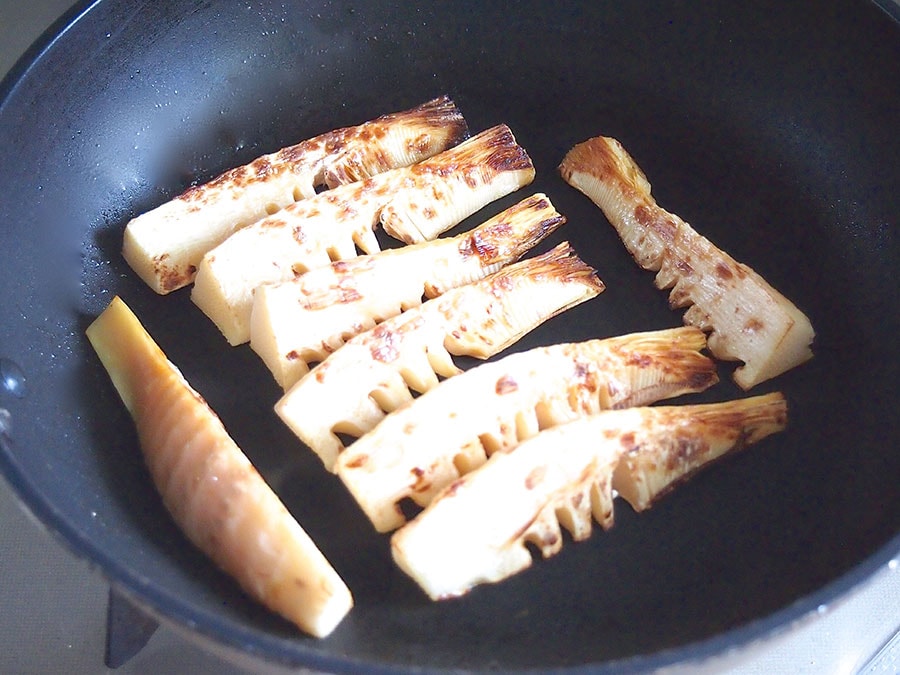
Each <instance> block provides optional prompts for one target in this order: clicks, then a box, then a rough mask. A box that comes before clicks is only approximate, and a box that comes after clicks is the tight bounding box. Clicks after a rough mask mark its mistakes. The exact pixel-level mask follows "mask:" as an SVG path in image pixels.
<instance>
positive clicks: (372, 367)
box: [275, 243, 604, 471]
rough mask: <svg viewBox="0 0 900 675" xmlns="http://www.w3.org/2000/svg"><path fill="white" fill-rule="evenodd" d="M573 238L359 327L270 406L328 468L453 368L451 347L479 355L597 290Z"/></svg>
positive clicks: (495, 351) (507, 342) (488, 353)
mask: <svg viewBox="0 0 900 675" xmlns="http://www.w3.org/2000/svg"><path fill="white" fill-rule="evenodd" d="M603 288H604V286H603V283H602V282H601V281H600V280H599V279H598V278H597V276H596V273H595V271H594V270H593V269H591V268H590V267H589V266H588V265H586V264H585V263H584V262H582V261H581V259H579V258H578V256H577V255H575V252H574V251H573V250H572V248H571V246H569V245H568V244H567V243H564V244H560V245H559V246H557V247H556V248H554V249H551V250H550V251H548V252H547V253H545V254H543V255H540V256H536V257H534V258H530V259H527V260H523V261H520V262H518V263H513V264H511V265H508V266H506V267H504V268H502V269H500V270H498V271H497V272H494V273H493V274H491V275H489V276H487V277H485V278H484V279H481V280H480V281H475V282H472V283H471V284H466V285H465V286H461V287H459V288H455V289H451V290H449V291H447V292H446V293H444V294H443V295H441V296H439V297H438V298H435V299H432V300H429V301H428V302H425V303H424V304H422V305H421V306H420V307H417V308H413V309H409V310H407V311H406V312H404V313H403V314H401V315H399V316H396V317H394V318H391V319H388V320H387V321H384V322H383V323H381V324H379V325H378V326H377V327H375V328H373V329H370V330H368V331H366V332H365V333H361V334H359V335H357V336H356V337H354V338H353V339H351V340H350V341H349V342H347V343H346V344H345V345H344V346H343V347H341V349H339V350H338V351H336V352H334V353H333V354H331V355H330V356H329V357H328V358H327V359H325V361H323V362H322V363H320V364H319V365H318V366H316V367H315V368H313V370H312V371H311V372H310V373H309V374H308V375H307V376H305V377H303V378H302V379H300V381H299V382H297V384H295V385H294V386H293V387H292V388H291V389H290V391H289V392H288V393H287V394H285V395H284V397H283V398H282V399H281V400H280V401H279V402H278V404H277V405H276V406H275V411H276V412H277V413H278V415H279V416H280V417H281V419H282V420H283V421H284V422H285V423H286V424H287V425H288V427H290V428H291V430H292V431H293V432H294V433H295V434H296V435H297V437H298V438H299V439H300V440H301V441H303V442H304V443H305V444H306V445H307V446H308V447H309V448H310V449H312V450H313V451H314V452H315V453H316V454H317V455H319V457H320V458H321V459H322V462H323V463H324V464H325V467H326V468H327V469H328V470H329V471H334V463H335V461H336V460H337V457H338V455H339V454H340V453H341V452H343V450H344V443H343V441H342V440H341V438H340V437H339V436H338V435H337V434H338V433H341V432H342V433H348V434H351V435H353V436H356V437H359V436H361V435H362V434H364V433H366V432H368V431H371V430H372V429H373V428H374V427H375V426H376V425H377V424H378V423H379V422H380V421H381V420H382V419H383V418H384V416H385V415H386V414H387V413H388V412H391V411H393V410H395V409H397V408H399V407H400V406H401V405H404V404H405V403H408V402H409V401H411V400H412V398H413V396H412V393H411V390H412V391H416V392H420V393H421V392H425V391H428V390H429V389H432V388H434V387H435V386H437V384H438V377H439V376H440V377H444V378H446V377H452V376H454V375H457V374H459V373H460V372H461V370H460V369H459V368H458V367H457V366H456V365H455V364H454V363H453V360H452V358H451V354H453V355H466V356H474V357H476V358H481V359H486V358H489V357H491V356H493V355H494V354H498V353H499V352H500V351H502V350H503V349H505V348H506V347H507V346H508V345H510V344H512V343H513V342H515V341H516V340H518V339H519V338H520V337H521V336H522V335H524V334H525V333H527V332H528V331H530V330H532V329H533V328H535V327H536V326H538V325H539V324H540V323H542V322H544V321H546V320H548V319H550V318H551V317H553V316H555V315H556V314H559V313H560V312H562V311H565V310H566V309H568V308H570V307H573V306H575V305H577V304H579V303H581V302H585V301H586V300H589V299H590V298H593V297H595V296H596V295H597V294H599V293H600V292H602V291H603Z"/></svg>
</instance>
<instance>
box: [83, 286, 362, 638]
mask: <svg viewBox="0 0 900 675" xmlns="http://www.w3.org/2000/svg"><path fill="white" fill-rule="evenodd" d="M87 335H88V338H89V340H90V342H91V344H92V345H93V347H94V349H95V350H96V352H97V355H98V356H99V357H100V360H101V361H102V362H103V365H104V367H105V368H106V370H107V372H108V373H109V376H110V378H111V379H112V381H113V384H114V385H115V388H116V390H117V391H118V393H119V396H120V397H121V399H122V402H123V403H124V404H125V407H126V408H127V409H128V412H129V413H130V414H131V416H132V418H133V419H134V422H135V425H136V427H137V433H138V439H139V441H140V445H141V450H142V452H143V455H144V459H145V461H146V464H147V467H148V468H149V471H150V475H151V477H152V479H153V482H154V484H155V485H156V488H157V490H158V491H159V493H160V495H161V497H162V500H163V502H164V504H165V506H166V508H167V509H168V511H169V513H171V515H172V517H173V519H174V520H175V522H176V523H177V524H178V526H179V527H180V528H181V529H182V530H183V531H184V533H185V534H186V535H187V537H188V538H189V539H190V540H191V541H192V542H193V543H194V544H195V545H196V546H197V547H198V548H199V549H200V550H202V551H203V552H204V553H205V554H206V555H207V556H209V557H210V558H211V559H212V560H213V561H214V562H215V563H216V564H217V565H219V566H220V567H221V568H222V569H223V570H224V571H225V572H227V573H228V574H229V575H231V576H232V577H233V578H235V579H236V580H237V581H238V582H239V583H240V585H241V586H242V587H243V588H244V590H245V591H246V592H247V593H248V594H249V595H251V596H252V597H253V598H255V599H256V600H257V601H259V602H261V603H262V604H263V605H265V606H266V607H268V608H269V609H271V610H273V611H275V612H277V613H279V614H281V615H282V616H284V617H285V618H286V619H288V620H290V621H292V622H294V623H295V624H296V625H297V626H298V627H299V628H300V629H301V630H303V631H305V632H307V633H309V634H311V635H313V636H315V637H325V636H326V635H328V634H330V633H331V632H332V631H333V630H334V628H335V627H336V626H337V624H338V623H339V622H340V621H341V620H342V619H343V617H344V616H345V615H346V614H347V612H349V611H350V609H351V607H352V606H353V599H352V596H351V594H350V591H349V589H348V588H347V586H346V585H345V584H344V582H343V581H342V580H341V578H340V577H339V576H338V574H337V572H336V571H335V570H334V568H333V567H332V566H331V564H330V563H329V562H328V560H327V559H326V558H325V556H324V555H323V554H322V552H321V551H320V550H319V549H318V547H317V546H316V545H315V543H314V542H313V541H312V539H310V537H309V536H308V535H307V533H306V532H305V531H304V530H303V528H302V527H301V526H300V525H299V523H297V521H296V520H295V519H294V518H293V516H291V514H290V513H289V512H288V510H287V508H285V506H284V504H283V503H282V502H281V501H280V500H279V499H278V497H277V496H276V494H275V493H274V492H273V491H272V490H271V488H270V487H269V486H268V485H267V484H266V482H265V480H264V479H263V478H262V476H261V475H260V474H259V473H258V472H257V471H256V469H255V468H254V467H253V465H252V464H251V463H250V461H249V460H248V459H247V457H246V455H244V453H243V452H242V451H241V449H240V448H239V447H238V446H237V445H236V444H235V442H234V440H232V438H231V437H230V436H229V435H228V432H227V431H226V430H225V427H224V426H223V425H222V422H221V420H220V419H219V418H218V416H217V415H216V414H215V413H214V412H213V411H212V410H211V409H210V408H209V406H208V405H207V404H206V402H205V401H204V400H203V398H202V397H201V396H200V395H199V394H198V393H197V392H196V391H194V389H192V388H191V386H190V385H189V384H188V383H187V381H185V379H184V377H183V376H182V375H181V373H180V372H179V371H178V369H177V368H176V367H175V366H174V365H172V363H170V362H169V361H168V359H166V356H165V354H164V353H163V352H162V350H161V349H160V348H159V346H158V345H157V344H156V343H155V342H154V341H153V338H151V337H150V335H148V334H147V332H146V331H145V330H144V328H143V326H141V324H140V322H139V321H138V319H137V317H135V315H134V314H133V313H132V312H131V310H130V309H129V308H128V307H127V305H126V304H125V303H124V302H123V301H122V300H121V299H120V298H118V297H116V298H114V299H113V301H112V302H111V303H110V305H109V307H107V308H106V310H104V311H103V313H101V314H100V316H99V317H97V319H96V320H95V321H94V322H93V323H92V324H91V325H90V327H89V328H88V329H87Z"/></svg>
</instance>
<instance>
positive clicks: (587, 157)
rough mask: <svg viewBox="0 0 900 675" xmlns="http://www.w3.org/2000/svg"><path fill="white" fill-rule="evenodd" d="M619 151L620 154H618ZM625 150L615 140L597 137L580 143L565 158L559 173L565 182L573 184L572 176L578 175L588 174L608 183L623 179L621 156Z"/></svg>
mask: <svg viewBox="0 0 900 675" xmlns="http://www.w3.org/2000/svg"><path fill="white" fill-rule="evenodd" d="M617 150H618V152H617ZM619 153H622V154H624V153H625V149H624V148H623V147H622V145H621V143H619V142H618V141H617V140H615V139H614V138H608V137H606V136H597V137H595V138H591V139H588V140H586V141H584V142H583V143H579V144H578V145H576V146H575V147H573V148H572V149H571V150H569V152H568V153H566V156H565V157H564V158H563V161H562V163H560V165H559V172H560V175H562V177H563V180H565V181H566V182H567V183H571V182H572V176H573V175H574V174H577V173H587V174H590V175H591V176H593V177H595V178H596V179H597V180H599V181H602V182H606V181H609V180H611V179H615V180H616V181H617V182H618V181H620V180H621V178H622V169H621V164H620V159H619V157H620V154H619Z"/></svg>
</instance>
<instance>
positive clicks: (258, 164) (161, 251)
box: [122, 96, 466, 294]
mask: <svg viewBox="0 0 900 675" xmlns="http://www.w3.org/2000/svg"><path fill="white" fill-rule="evenodd" d="M465 134H466V123H465V120H464V119H463V117H462V114H460V112H459V110H458V109H457V107H456V105H455V104H454V103H453V101H451V100H450V98H448V97H447V96H442V97H439V98H436V99H434V100H432V101H428V102H427V103H424V104H422V105H419V106H416V107H415V108H412V109H410V110H406V111H403V112H398V113H392V114H388V115H382V116H381V117H379V118H378V119H375V120H371V121H369V122H366V123H364V124H360V125H358V126H355V127H347V128H343V129H336V130H334V131H330V132H328V133H326V134H322V135H320V136H316V137H315V138H311V139H309V140H306V141H303V142H301V143H298V144H296V145H292V146H290V147H286V148H282V149H281V150H279V151H277V152H273V153H271V154H268V155H263V156H262V157H259V158H257V159H255V160H254V161H252V162H250V163H249V164H246V165H244V166H239V167H236V168H234V169H231V170H229V171H226V172H224V173H223V174H221V175H219V176H217V177H216V178H213V179H212V180H211V181H209V182H207V183H204V184H203V185H197V186H194V187H191V188H188V189H187V190H186V191H185V192H183V193H182V194H181V195H179V196H178V197H175V198H174V199H172V200H171V201H168V202H166V203H164V204H162V205H160V206H158V207H156V208H155V209H153V210H151V211H148V212H146V213H144V214H141V215H140V216H137V217H136V218H134V219H132V220H131V221H130V222H129V223H128V225H127V226H126V228H125V238H124V242H123V248H122V253H123V255H124V256H125V260H126V261H128V264H129V265H131V267H132V268H133V269H134V271H135V272H137V274H138V276H140V277H141V279H143V280H144V281H145V282H146V283H147V284H148V285H149V286H150V287H151V288H152V289H153V290H154V291H156V292H157V293H160V294H165V293H169V292H171V291H174V290H176V289H179V288H182V287H183V286H187V285H188V284H190V283H191V282H192V281H193V280H194V276H195V274H196V271H197V268H198V267H199V265H200V261H201V259H202V258H203V255H204V254H205V253H206V252H207V251H209V250H211V249H212V248H214V247H215V246H217V245H218V244H220V243H222V242H223V241H225V239H226V238H227V237H228V236H229V235H230V234H232V233H233V232H235V231H237V230H239V229H240V228H242V227H245V226H246V225H249V224H251V223H255V222H256V221H257V220H260V219H261V218H265V217H266V216H268V215H270V214H271V213H272V212H273V211H276V210H278V209H282V208H284V207H285V206H288V205H289V204H292V203H294V202H295V201H298V200H300V199H305V198H307V197H312V196H313V195H314V194H315V193H316V191H315V188H316V187H317V186H320V185H325V186H327V187H329V188H333V187H335V186H337V185H343V184H346V183H352V182H355V181H359V180H363V179H364V178H369V177H371V176H374V175H376V174H378V173H382V172H384V171H387V170H389V169H396V168H398V167H401V166H409V165H410V164H414V163H415V162H419V161H421V160H423V159H427V158H428V157H431V156H432V155H434V154H436V153H439V152H442V151H443V150H446V149H447V148H449V147H451V146H453V145H455V144H456V143H458V142H459V141H461V140H462V139H463V138H464V137H465Z"/></svg>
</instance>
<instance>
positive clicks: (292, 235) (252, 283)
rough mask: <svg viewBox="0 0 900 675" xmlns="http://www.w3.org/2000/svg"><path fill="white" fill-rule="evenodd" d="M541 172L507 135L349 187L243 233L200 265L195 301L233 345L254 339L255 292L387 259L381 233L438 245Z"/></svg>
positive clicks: (477, 140)
mask: <svg viewBox="0 0 900 675" xmlns="http://www.w3.org/2000/svg"><path fill="white" fill-rule="evenodd" d="M533 178H534V167H533V166H532V164H531V160H530V159H529V158H528V155H527V154H526V153H525V151H524V150H523V149H522V148H521V147H520V146H519V145H517V144H516V142H515V138H514V137H513V135H512V132H511V131H510V130H509V128H508V127H506V126H505V125H500V126H497V127H493V128H492V129H488V130H487V131H484V132H482V133H480V134H478V135H477V136H474V137H472V138H470V139H469V140H467V141H465V142H463V143H461V144H459V145H458V146H456V147H454V148H451V149H450V150H446V151H444V152H442V153H441V154H439V155H436V156H435V157H432V158H430V159H428V160H425V161H423V162H420V163H418V164H415V165H413V166H411V167H406V168H401V169H394V170H392V171H387V172H384V173H381V174H378V175H376V176H373V177H372V178H367V179H366V180H363V181H358V182H356V183H351V184H349V185H341V186H339V187H336V188H334V189H333V190H328V191H327V192H323V193H321V194H318V195H315V196H314V197H310V198H308V199H304V200H303V201H300V202H295V203H293V204H290V205H288V206H287V207H285V208H283V209H282V210H281V211H279V212H277V213H275V214H273V215H271V216H269V217H267V218H264V219H262V220H260V221H258V222H256V223H254V224H252V225H249V226H247V227H245V228H243V229H241V230H239V231H238V232H235V233H234V234H233V235H231V236H230V237H229V238H228V239H226V240H225V241H224V242H223V243H221V244H219V245H218V246H217V247H216V248H214V249H212V250H211V251H209V252H208V253H207V254H206V255H205V256H203V260H202V261H201V263H200V268H199V270H198V271H197V277H196V279H195V283H194V288H193V292H192V293H191V298H192V299H193V301H194V302H195V303H196V305H197V306H198V307H200V309H202V310H203V312H204V313H205V314H206V315H207V316H209V318H210V319H212V320H213V322H214V323H215V324H216V325H217V326H218V327H219V329H220V330H221V331H222V333H223V334H224V335H225V337H226V339H227V340H228V342H229V343H230V344H232V345H237V344H241V343H243V342H246V341H247V340H249V339H250V313H251V310H252V305H253V291H254V290H255V289H256V288H257V287H259V286H260V285H262V284H264V283H272V282H278V281H285V280H287V279H293V278H294V277H295V276H297V275H299V274H302V273H303V272H306V271H308V270H310V269H312V268H315V267H320V266H322V265H327V264H328V263H329V262H331V261H333V260H346V259H348V258H353V257H356V256H357V255H358V253H359V251H360V250H361V251H362V252H363V253H375V252H376V251H378V250H379V244H378V240H377V239H376V238H375V233H374V228H375V227H376V225H377V224H378V223H379V222H380V223H381V224H382V226H383V227H384V229H385V231H387V232H388V233H389V234H391V235H392V236H394V237H397V238H399V239H401V240H403V241H405V242H407V243H409V242H418V241H424V240H426V239H433V238H435V237H437V236H438V235H439V234H440V233H442V232H444V231H446V230H448V229H450V228H451V227H453V226H454V225H456V224H457V223H459V222H460V221H461V220H463V219H464V218H466V217H468V216H470V215H471V214H473V213H475V212H476V211H477V210H478V209H480V208H481V207H483V206H485V205H486V204H488V203H490V202H492V201H494V200H495V199H498V198H500V197H502V196H503V195H506V194H508V193H510V192H513V191H514V190H517V189H518V188H520V187H522V186H523V185H526V184H527V183H529V182H531V180H532V179H533Z"/></svg>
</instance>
